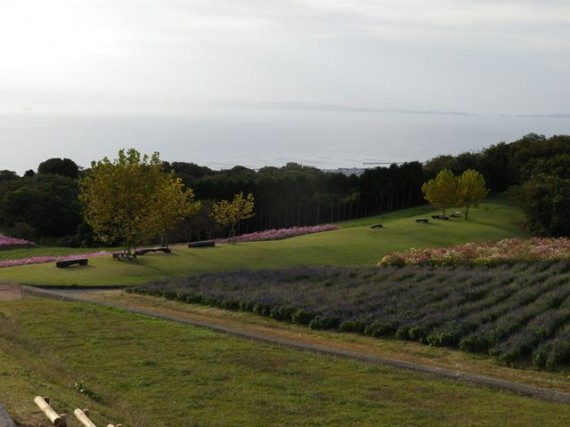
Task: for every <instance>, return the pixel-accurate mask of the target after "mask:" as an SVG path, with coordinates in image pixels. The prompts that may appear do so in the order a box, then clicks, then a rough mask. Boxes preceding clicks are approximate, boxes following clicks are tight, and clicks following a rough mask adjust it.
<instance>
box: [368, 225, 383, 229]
mask: <svg viewBox="0 0 570 427" xmlns="http://www.w3.org/2000/svg"><path fill="white" fill-rule="evenodd" d="M382 227H384V226H383V225H382V224H374V225H372V226H370V228H382Z"/></svg>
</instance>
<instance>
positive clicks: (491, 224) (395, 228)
mask: <svg viewBox="0 0 570 427" xmlns="http://www.w3.org/2000/svg"><path fill="white" fill-rule="evenodd" d="M432 213H437V212H436V211H434V210H433V209H428V208H426V207H423V208H415V209H412V210H408V211H401V212H398V213H393V214H388V215H385V216H378V217H373V218H367V219H363V220H358V221H352V222H348V223H344V224H341V227H342V228H341V229H340V230H337V231H329V232H325V233H318V234H311V235H306V236H300V237H295V238H291V239H286V240H280V241H270V242H250V243H240V244H237V245H227V244H226V245H218V246H217V247H215V248H201V249H189V248H187V247H185V246H175V247H173V254H171V255H165V254H150V255H145V256H143V257H139V258H138V259H137V260H136V261H134V262H121V261H116V260H113V259H111V256H110V255H109V256H108V257H101V258H92V259H90V261H89V266H88V267H85V268H68V269H57V268H56V267H55V265H54V263H47V264H37V265H26V266H19V267H10V268H3V269H0V281H8V282H17V283H27V284H36V285H63V286H71V285H78V286H86V285H97V286H106V285H130V284H140V283H144V282H147V281H150V280H156V279H162V278H169V277H180V276H187V275H192V274H200V273H208V272H216V271H236V270H252V269H262V268H280V267H290V266H298V265H375V264H376V263H377V262H378V261H379V260H380V258H381V257H382V256H383V255H385V254H386V253H387V252H390V251H399V250H406V249H410V248H412V247H416V248H423V247H439V246H449V245H455V244H462V243H467V242H471V241H484V240H500V239H503V238H507V237H526V236H527V233H525V232H524V231H522V230H521V229H520V228H518V227H517V226H516V224H515V222H516V220H518V219H520V217H521V213H520V212H519V211H518V210H517V209H516V208H514V207H512V206H510V205H509V204H508V202H506V201H505V200H503V199H492V200H489V201H487V202H486V203H483V204H482V205H481V208H480V209H476V210H473V211H472V213H471V216H470V219H469V221H464V220H463V219H461V218H458V219H453V220H452V221H438V220H433V219H431V217H430V215H431V214H432ZM418 217H429V219H430V223H429V224H416V223H415V222H414V221H415V218H418ZM376 223H382V224H383V225H384V228H381V229H371V228H370V225H372V224H376ZM25 251H26V252H21V250H20V252H19V253H18V256H20V257H21V256H24V254H27V256H34V253H35V252H34V251H41V254H42V255H45V254H46V253H47V251H46V249H45V248H37V249H26V250H25ZM10 252H11V251H4V253H3V254H2V256H4V257H9V256H10Z"/></svg>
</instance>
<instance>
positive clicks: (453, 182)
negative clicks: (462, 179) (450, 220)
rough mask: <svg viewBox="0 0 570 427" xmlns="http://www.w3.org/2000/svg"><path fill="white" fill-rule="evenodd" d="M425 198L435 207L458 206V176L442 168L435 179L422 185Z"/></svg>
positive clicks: (442, 208)
mask: <svg viewBox="0 0 570 427" xmlns="http://www.w3.org/2000/svg"><path fill="white" fill-rule="evenodd" d="M422 192H423V193H424V198H425V199H426V200H427V201H428V202H429V203H430V204H431V205H432V206H434V207H436V208H438V209H441V210H442V212H443V214H444V215H445V211H446V209H449V208H451V207H454V206H457V201H458V199H457V196H458V193H457V178H456V177H455V175H453V172H451V171H450V170H449V169H443V170H441V171H440V172H439V173H438V174H437V176H436V177H435V178H434V179H430V180H429V181H428V182H426V183H424V185H422Z"/></svg>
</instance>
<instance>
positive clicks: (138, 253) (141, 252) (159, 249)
mask: <svg viewBox="0 0 570 427" xmlns="http://www.w3.org/2000/svg"><path fill="white" fill-rule="evenodd" d="M149 252H164V253H165V254H169V253H171V252H172V251H171V250H170V248H165V247H161V248H145V249H137V250H136V251H135V254H136V255H145V254H147V253H149Z"/></svg>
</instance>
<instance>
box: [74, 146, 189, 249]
mask: <svg viewBox="0 0 570 427" xmlns="http://www.w3.org/2000/svg"><path fill="white" fill-rule="evenodd" d="M80 187H81V194H80V201H81V202H82V204H83V215H84V218H85V221H86V222H87V223H88V224H89V225H90V226H91V227H92V228H93V231H94V232H95V234H96V236H97V237H98V238H99V239H100V240H101V241H103V242H108V243H115V242H121V243H123V245H124V252H125V254H126V255H128V256H132V251H133V249H134V248H135V247H136V245H138V244H141V243H143V242H145V241H149V240H150V239H152V238H154V237H156V236H158V235H159V234H161V233H164V232H165V230H166V229H167V228H169V227H171V226H172V225H173V224H174V223H175V222H176V221H178V220H181V219H182V218H184V217H185V216H186V215H188V214H189V213H191V212H193V211H194V210H195V208H196V205H195V204H194V202H193V200H192V198H193V194H192V192H191V190H189V191H185V190H184V188H183V186H182V183H181V181H180V180H179V179H176V178H175V177H174V176H173V175H172V174H167V173H165V172H164V171H163V163H162V162H161V160H160V158H159V154H158V153H156V152H155V153H154V154H153V155H152V156H150V157H149V156H147V155H146V154H145V155H143V156H141V154H140V153H139V152H138V151H136V150H135V149H133V148H131V149H129V150H128V151H126V152H125V150H121V151H119V158H118V159H116V160H115V161H113V162H111V161H110V160H109V159H108V158H106V157H105V158H104V159H103V160H101V161H98V162H92V163H91V170H90V171H89V172H88V174H87V175H86V177H85V178H83V179H82V180H81V182H80Z"/></svg>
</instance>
